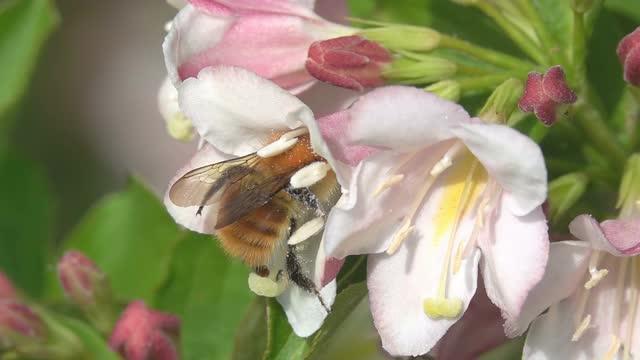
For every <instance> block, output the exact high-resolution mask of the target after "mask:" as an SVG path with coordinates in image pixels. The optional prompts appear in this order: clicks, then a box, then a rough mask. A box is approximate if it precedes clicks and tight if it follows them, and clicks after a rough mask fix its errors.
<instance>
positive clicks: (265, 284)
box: [248, 272, 289, 297]
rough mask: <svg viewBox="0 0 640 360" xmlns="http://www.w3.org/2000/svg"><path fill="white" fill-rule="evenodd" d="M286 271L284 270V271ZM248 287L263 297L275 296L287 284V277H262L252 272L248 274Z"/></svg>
mask: <svg viewBox="0 0 640 360" xmlns="http://www.w3.org/2000/svg"><path fill="white" fill-rule="evenodd" d="M285 273H286V272H285ZM248 282H249V289H251V291H253V292H254V293H255V294H256V295H259V296H265V297H276V296H279V295H280V294H282V293H283V292H284V291H285V290H286V289H287V286H288V285H289V278H288V277H287V276H286V275H284V274H283V275H282V276H277V277H276V279H272V278H271V277H269V276H268V277H262V276H260V275H258V274H256V273H254V272H252V273H251V274H249V279H248Z"/></svg>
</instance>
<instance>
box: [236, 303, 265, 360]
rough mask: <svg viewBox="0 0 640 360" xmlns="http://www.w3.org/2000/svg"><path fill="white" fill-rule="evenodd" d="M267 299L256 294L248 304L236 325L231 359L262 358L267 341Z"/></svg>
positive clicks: (248, 359) (247, 359) (251, 359)
mask: <svg viewBox="0 0 640 360" xmlns="http://www.w3.org/2000/svg"><path fill="white" fill-rule="evenodd" d="M267 301H268V299H267V298H265V297H262V296H256V297H254V299H253V301H252V302H251V305H249V308H248V309H247V311H246V312H245V314H244V316H243V318H242V320H240V322H239V323H238V326H237V327H236V335H235V339H234V345H233V353H232V354H231V359H233V360H255V359H262V356H263V354H264V352H265V349H266V348H267V341H268V338H267V337H268V331H267V326H268V325H267V324H268V321H267V306H268V305H267Z"/></svg>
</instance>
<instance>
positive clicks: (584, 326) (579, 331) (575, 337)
mask: <svg viewBox="0 0 640 360" xmlns="http://www.w3.org/2000/svg"><path fill="white" fill-rule="evenodd" d="M590 324H591V314H588V315H587V316H585V317H584V319H582V322H581V323H580V325H579V326H578V328H576V331H575V332H574V333H573V336H572V337H571V341H578V340H580V338H581V337H582V334H584V332H585V331H586V330H587V329H588V328H590V326H589V325H590Z"/></svg>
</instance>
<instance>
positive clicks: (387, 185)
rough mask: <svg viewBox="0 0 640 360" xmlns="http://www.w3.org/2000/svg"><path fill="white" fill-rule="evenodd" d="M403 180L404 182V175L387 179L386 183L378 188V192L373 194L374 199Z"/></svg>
mask: <svg viewBox="0 0 640 360" xmlns="http://www.w3.org/2000/svg"><path fill="white" fill-rule="evenodd" d="M402 180H404V175H403V174H397V175H393V176H391V177H388V178H387V179H385V181H384V182H383V183H382V184H380V186H378V188H377V189H376V191H374V192H373V197H378V196H380V194H382V193H383V192H384V191H385V190H387V189H388V188H390V187H392V186H393V185H395V184H397V183H399V182H401V181H402Z"/></svg>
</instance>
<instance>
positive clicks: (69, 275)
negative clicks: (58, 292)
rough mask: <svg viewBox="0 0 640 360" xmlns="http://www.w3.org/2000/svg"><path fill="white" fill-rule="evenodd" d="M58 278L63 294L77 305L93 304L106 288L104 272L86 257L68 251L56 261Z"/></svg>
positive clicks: (76, 252)
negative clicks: (98, 294) (97, 295)
mask: <svg viewBox="0 0 640 360" xmlns="http://www.w3.org/2000/svg"><path fill="white" fill-rule="evenodd" d="M58 278H59V279H60V283H61V284H62V288H63V289H64V292H65V294H67V296H68V297H69V298H70V299H71V300H72V301H73V302H74V303H76V304H78V305H87V304H93V303H95V301H96V294H97V293H100V292H104V291H105V289H108V285H107V283H106V282H107V279H106V276H105V274H104V273H103V272H102V271H101V270H100V269H99V268H98V267H97V266H96V264H94V263H93V261H91V260H90V259H89V258H88V257H86V256H84V255H83V254H82V253H80V252H78V251H68V252H67V253H65V254H64V256H63V257H62V259H60V261H59V262H58Z"/></svg>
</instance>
